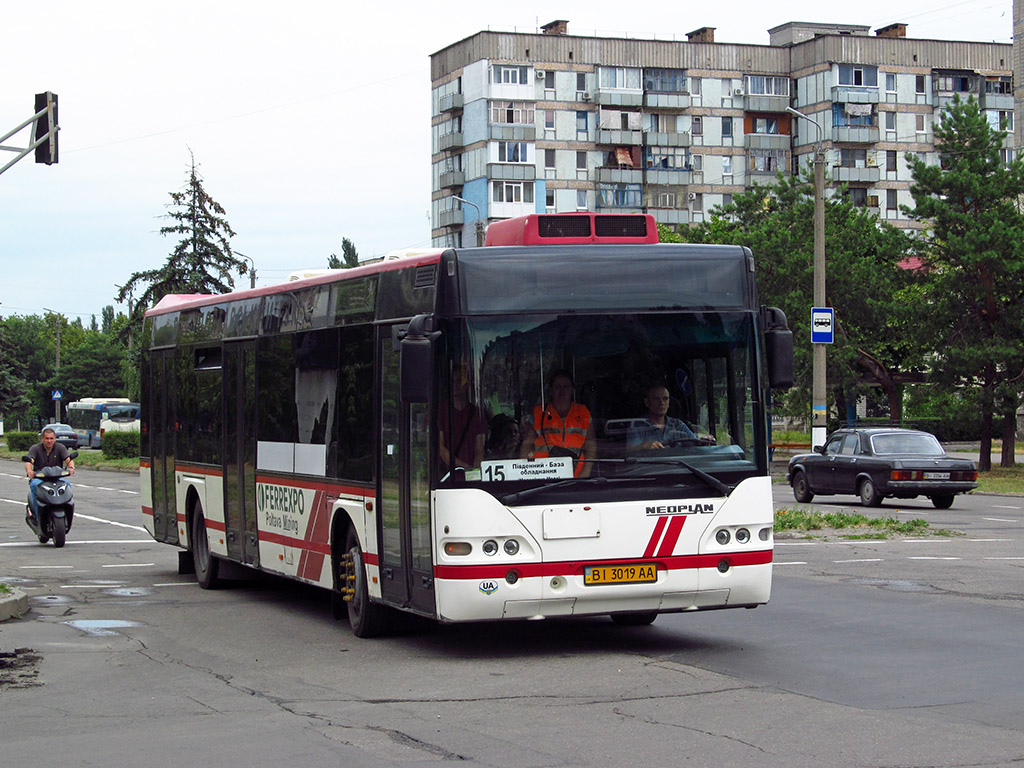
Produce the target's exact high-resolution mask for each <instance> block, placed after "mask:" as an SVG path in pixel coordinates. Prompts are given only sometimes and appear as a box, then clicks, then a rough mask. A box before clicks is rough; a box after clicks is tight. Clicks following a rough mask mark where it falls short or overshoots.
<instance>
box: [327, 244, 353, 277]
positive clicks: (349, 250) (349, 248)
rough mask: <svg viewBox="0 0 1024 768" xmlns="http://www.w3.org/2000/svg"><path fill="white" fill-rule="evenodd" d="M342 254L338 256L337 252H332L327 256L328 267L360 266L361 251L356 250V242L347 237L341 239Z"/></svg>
mask: <svg viewBox="0 0 1024 768" xmlns="http://www.w3.org/2000/svg"><path fill="white" fill-rule="evenodd" d="M341 256H342V258H340V259H339V258H338V257H337V256H336V255H335V254H333V253H332V254H331V255H330V256H329V257H328V258H327V268H328V269H351V268H352V267H358V266H359V253H358V252H357V251H356V246H355V243H353V242H352V241H351V240H349V239H348V238H347V237H343V238H342V239H341Z"/></svg>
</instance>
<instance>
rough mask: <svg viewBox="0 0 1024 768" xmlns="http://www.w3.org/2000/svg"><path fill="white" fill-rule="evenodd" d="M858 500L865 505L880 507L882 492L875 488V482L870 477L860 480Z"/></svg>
mask: <svg viewBox="0 0 1024 768" xmlns="http://www.w3.org/2000/svg"><path fill="white" fill-rule="evenodd" d="M860 501H861V504H863V505H864V506H865V507H880V506H881V505H882V494H880V493H879V492H878V489H877V488H875V482H874V480H872V479H871V478H870V477H865V478H864V479H863V480H861V481H860Z"/></svg>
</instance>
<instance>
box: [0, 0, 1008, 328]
mask: <svg viewBox="0 0 1024 768" xmlns="http://www.w3.org/2000/svg"><path fill="white" fill-rule="evenodd" d="M784 6H785V10H778V11H776V10H772V7H773V4H770V3H764V2H753V1H752V0H743V1H741V2H736V1H734V0H733V1H730V0H726V2H724V3H720V4H717V5H712V6H703V5H701V4H697V3H690V2H687V3H671V4H669V3H652V4H649V5H647V6H645V7H644V9H643V10H641V9H640V8H639V7H638V6H635V5H629V4H626V3H623V2H621V0H620V1H618V2H606V1H605V0H586V2H557V0H556V1H555V2H552V0H544V1H543V2H533V0H520V2H517V3H513V4H510V5H508V6H505V5H504V4H497V3H460V4H448V3H424V2H415V3H413V2H387V1H385V2H381V3H379V4H378V3H357V2H355V0H347V2H330V1H329V0H315V1H313V0H291V1H290V2H284V3H281V2H274V3H271V2H265V1H264V0H247V1H246V2H241V1H239V0H232V1H230V2H229V1H227V0H177V1H176V2H173V3H165V2H161V3H156V2H153V1H152V0H107V1H106V2H91V3H89V2H82V1H81V0H75V1H70V2H69V1H65V0H54V1H51V2H49V3H43V4H39V3H35V4H33V3H29V2H18V3H15V2H6V3H4V12H3V17H2V21H0V32H2V35H3V38H2V43H0V135H3V134H4V133H6V132H7V131H9V130H11V129H12V128H14V127H15V126H16V125H18V124H19V123H21V122H22V121H23V120H26V119H27V118H28V117H30V116H31V114H32V106H33V95H34V94H35V93H37V92H41V91H46V90H50V91H53V92H55V93H57V94H58V96H59V98H60V106H59V110H60V124H61V129H62V130H61V133H60V162H59V164H57V165H54V166H49V167H48V166H45V165H36V164H35V163H34V162H33V161H32V159H31V157H27V158H25V159H23V160H22V161H20V162H19V163H17V164H16V165H15V166H13V167H12V168H10V169H9V170H7V171H6V172H5V173H3V174H2V175H0V314H3V315H9V314H20V315H30V314H40V313H42V312H43V308H44V307H48V308H50V309H53V310H57V311H60V312H63V313H64V314H66V315H68V316H81V317H82V319H83V322H85V323H86V324H88V322H89V320H90V316H91V315H93V314H95V315H97V317H98V316H99V313H100V310H101V309H102V307H103V306H104V305H107V304H112V303H114V302H113V299H114V296H115V294H116V291H117V288H116V286H118V285H120V284H123V283H124V282H125V281H126V280H127V279H128V277H129V275H131V274H132V273H133V272H136V271H140V270H144V269H152V268H155V267H158V266H160V265H161V264H162V263H163V262H164V261H165V260H166V258H167V255H168V253H169V252H170V251H171V249H172V248H173V246H174V244H175V242H174V241H173V240H172V239H170V238H165V237H161V236H160V234H159V231H158V230H159V228H160V227H161V226H162V225H163V224H164V223H165V221H166V220H164V219H162V218H160V217H161V215H162V214H164V213H166V210H167V204H168V203H169V201H170V197H169V193H170V192H172V191H177V190H180V189H181V188H182V187H183V186H184V184H185V182H186V179H187V173H188V168H189V163H190V155H189V152H190V150H191V152H192V153H193V154H194V156H195V160H196V163H197V165H198V170H199V173H200V174H201V175H202V177H203V180H204V186H205V188H206V191H207V192H208V193H209V194H210V195H211V196H212V197H213V198H214V199H215V200H216V201H217V202H219V203H220V204H221V205H222V206H223V207H224V208H225V210H226V212H227V213H226V217H227V219H228V221H229V223H230V224H231V227H232V228H233V229H234V230H235V232H236V233H237V234H236V237H235V238H233V239H232V241H231V243H232V247H233V248H234V249H235V250H236V251H238V252H240V253H244V254H246V255H247V256H249V257H251V258H252V259H253V260H254V261H255V264H256V269H257V275H258V285H266V284H270V283H274V282H280V281H282V280H284V279H285V278H286V276H287V274H288V273H289V272H290V271H292V270H295V269H300V268H309V267H325V266H326V265H327V258H328V256H329V255H330V254H331V253H336V254H338V255H340V254H341V240H342V238H343V237H348V238H350V239H351V240H352V241H353V242H354V243H355V244H356V247H357V249H358V251H359V255H360V257H361V258H369V257H371V256H374V255H382V254H384V253H386V252H387V251H389V250H394V249H398V248H408V247H423V246H429V244H430V221H429V211H430V69H429V58H430V54H431V53H434V52H436V51H438V50H440V49H441V48H444V47H445V46H447V45H449V44H451V43H454V42H456V41H458V40H461V39H463V38H465V37H468V36H469V35H472V34H474V33H475V32H478V31H480V30H483V29H488V28H490V29H494V30H500V31H513V30H515V31H521V32H533V31H536V30H537V29H538V27H539V25H541V24H545V23H547V22H549V21H552V20H554V19H556V18H559V19H568V20H569V32H570V34H575V35H595V34H597V35H600V36H629V37H634V38H653V37H657V38H658V39H672V38H673V36H674V37H675V38H676V39H680V40H685V35H686V33H687V32H690V31H692V30H694V29H697V28H699V27H703V26H712V27H716V30H717V31H716V33H715V36H716V40H717V41H718V42H723V43H753V44H761V45H767V44H768V33H767V30H768V29H769V28H771V27H774V26H777V25H779V24H783V23H785V22H787V21H817V22H826V21H828V22H839V23H844V24H862V25H870V26H871V28H872V30H874V29H876V28H878V27H880V26H884V25H886V24H890V23H893V22H906V23H907V24H908V25H909V28H908V34H909V35H910V36H912V37H918V38H935V39H947V40H981V41H996V42H1001V43H1009V42H1011V39H1012V33H1013V29H1012V17H1013V13H1012V0H964V1H962V2H949V3H944V2H943V1H942V0H937V2H936V0H931V1H929V0H906V1H905V2H904V1H903V0H895V1H893V0H887V1H885V2H883V1H882V0H864V1H863V2H860V3H856V4H853V5H851V6H849V8H848V9H847V10H845V11H843V13H842V16H837V15H836V14H835V11H828V10H826V8H827V5H826V4H823V3H821V2H820V0H814V1H813V2H812V1H810V0H790V2H788V3H785V4H784ZM695 7H699V8H702V10H699V11H696V12H695V11H694V10H693V8H695ZM774 7H775V8H779V9H781V8H782V7H783V5H778V6H774ZM832 7H833V8H834V7H835V6H832ZM638 10H641V12H637V11H638ZM28 138H29V131H28V130H25V131H22V132H21V133H19V134H17V135H16V136H14V137H13V138H11V139H9V140H8V141H6V142H3V143H4V144H5V145H6V146H20V147H24V146H26V145H27V143H28ZM12 158H13V154H12V153H9V152H0V166H3V165H5V164H6V163H7V162H8V161H9V160H10V159H12ZM236 285H237V286H240V287H246V286H248V276H246V277H244V278H236ZM119 309H121V307H119Z"/></svg>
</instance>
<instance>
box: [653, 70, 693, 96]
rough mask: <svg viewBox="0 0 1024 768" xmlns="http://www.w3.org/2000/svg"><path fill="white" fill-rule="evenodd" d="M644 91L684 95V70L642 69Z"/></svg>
mask: <svg viewBox="0 0 1024 768" xmlns="http://www.w3.org/2000/svg"><path fill="white" fill-rule="evenodd" d="M644 90H645V91H650V92H653V93H686V70H685V69H653V68H652V69H644Z"/></svg>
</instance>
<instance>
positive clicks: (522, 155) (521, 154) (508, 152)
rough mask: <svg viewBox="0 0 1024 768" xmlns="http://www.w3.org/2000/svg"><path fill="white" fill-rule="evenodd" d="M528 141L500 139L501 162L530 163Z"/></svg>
mask: <svg viewBox="0 0 1024 768" xmlns="http://www.w3.org/2000/svg"><path fill="white" fill-rule="evenodd" d="M527 146H528V145H527V143H526V142H525V141H499V142H498V162H499V163H528V162H529V158H527Z"/></svg>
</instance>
